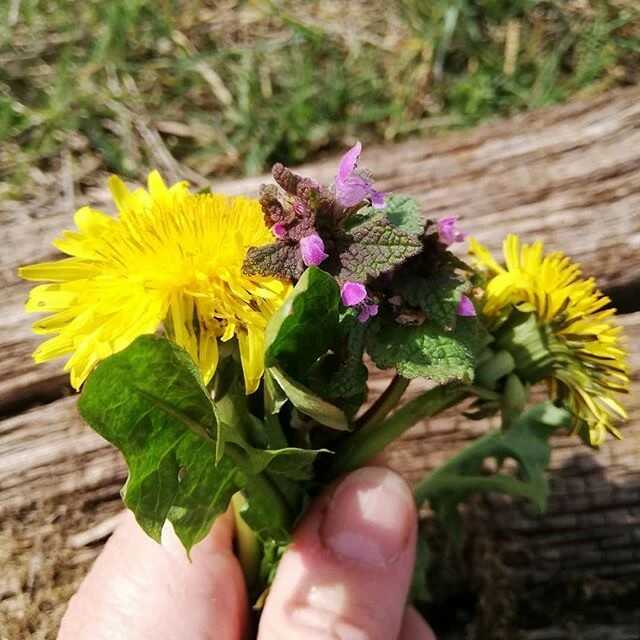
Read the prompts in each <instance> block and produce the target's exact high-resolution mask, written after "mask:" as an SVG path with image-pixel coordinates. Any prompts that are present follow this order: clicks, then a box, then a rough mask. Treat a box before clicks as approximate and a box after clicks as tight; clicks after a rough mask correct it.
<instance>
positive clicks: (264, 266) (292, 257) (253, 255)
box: [242, 242, 304, 280]
mask: <svg viewBox="0 0 640 640" xmlns="http://www.w3.org/2000/svg"><path fill="white" fill-rule="evenodd" d="M242 271H243V272H244V273H245V274H247V275H250V276H265V277H272V278H281V279H282V280H296V279H298V278H299V277H300V275H301V274H302V272H303V271H304V264H303V262H302V256H301V254H300V249H299V248H298V245H297V244H292V243H287V242H273V243H272V244H266V245H263V246H261V247H251V248H250V249H249V250H248V251H247V254H246V256H245V259H244V263H243V265H242Z"/></svg>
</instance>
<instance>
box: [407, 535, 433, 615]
mask: <svg viewBox="0 0 640 640" xmlns="http://www.w3.org/2000/svg"><path fill="white" fill-rule="evenodd" d="M430 567H431V550H430V549H429V543H428V542H427V532H426V530H425V529H424V527H422V526H420V527H419V529H418V537H417V539H416V560H415V564H414V565H413V576H412V578H411V588H410V590H409V602H414V603H420V602H429V601H430V600H431V593H430V592H429V584H428V575H429V569H430Z"/></svg>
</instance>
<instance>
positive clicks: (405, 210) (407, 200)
mask: <svg viewBox="0 0 640 640" xmlns="http://www.w3.org/2000/svg"><path fill="white" fill-rule="evenodd" d="M371 208H372V207H371ZM372 209H373V208H372ZM383 213H384V214H385V215H386V216H387V220H389V222H390V223H391V224H392V225H393V226H394V227H398V228H399V229H401V230H402V231H404V232H405V233H408V234H410V235H412V236H419V235H421V234H422V232H423V231H424V225H425V219H424V216H423V215H422V213H421V212H420V205H419V204H418V203H417V202H416V201H415V200H414V199H413V198H412V197H411V196H405V195H401V194H394V195H391V196H388V197H387V199H386V203H385V208H384V211H383Z"/></svg>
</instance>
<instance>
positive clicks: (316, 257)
mask: <svg viewBox="0 0 640 640" xmlns="http://www.w3.org/2000/svg"><path fill="white" fill-rule="evenodd" d="M300 251H301V253H302V261H303V262H304V263H305V265H306V266H307V267H317V266H318V265H319V264H320V263H321V262H322V261H323V260H325V259H326V258H328V257H329V256H328V254H326V253H325V252H324V242H323V241H322V238H321V237H320V236H319V235H318V234H317V233H312V234H311V235H310V236H306V237H305V238H302V240H300Z"/></svg>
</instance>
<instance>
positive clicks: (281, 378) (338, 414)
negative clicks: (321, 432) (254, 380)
mask: <svg viewBox="0 0 640 640" xmlns="http://www.w3.org/2000/svg"><path fill="white" fill-rule="evenodd" d="M270 371H271V374H272V375H273V377H274V378H275V379H276V381H277V382H278V384H279V385H280V386H281V387H282V389H283V390H284V392H285V393H286V394H287V397H288V398H289V400H291V403H292V404H293V406H294V407H295V408H296V409H298V411H300V412H301V413H304V414H306V415H308V416H309V417H311V418H313V419H314V420H315V421H316V422H319V423H320V424H323V425H325V426H326V427H331V428H332V429H338V430H341V431H346V430H348V429H349V421H348V419H347V416H346V415H345V413H344V411H342V410H341V409H339V408H338V407H336V406H335V405H333V404H331V403H330V402H327V401H326V400H323V399H322V398H321V397H320V396H318V395H316V394H315V393H313V391H311V389H308V388H307V387H305V386H304V385H302V384H300V383H298V382H295V381H294V380H292V379H291V378H290V377H289V376H287V374H286V373H285V372H284V371H282V369H279V368H277V367H273V368H272V369H270Z"/></svg>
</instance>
